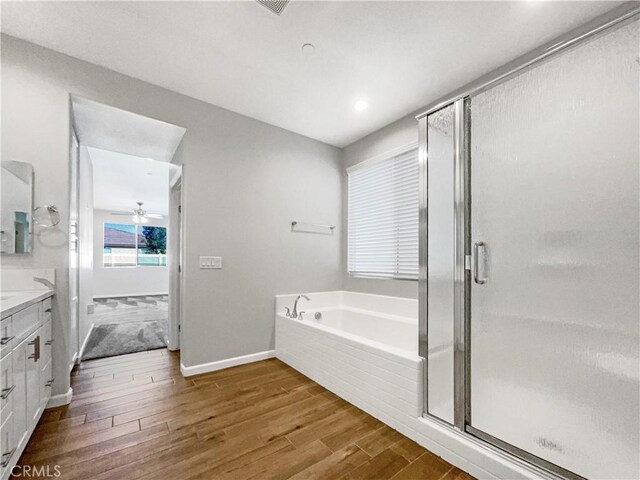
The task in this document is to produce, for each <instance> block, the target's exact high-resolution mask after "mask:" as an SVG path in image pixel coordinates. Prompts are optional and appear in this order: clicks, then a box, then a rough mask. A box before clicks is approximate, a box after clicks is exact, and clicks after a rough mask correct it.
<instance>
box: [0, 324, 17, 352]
mask: <svg viewBox="0 0 640 480" xmlns="http://www.w3.org/2000/svg"><path fill="white" fill-rule="evenodd" d="M14 340H15V335H14V333H13V317H6V318H3V319H2V320H0V357H2V356H4V355H6V354H7V353H8V352H10V351H11V349H12V348H13V347H14V346H15V344H16V343H15V341H14Z"/></svg>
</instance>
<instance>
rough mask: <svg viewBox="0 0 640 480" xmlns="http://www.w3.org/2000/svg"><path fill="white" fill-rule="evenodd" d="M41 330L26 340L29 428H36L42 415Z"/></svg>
mask: <svg viewBox="0 0 640 480" xmlns="http://www.w3.org/2000/svg"><path fill="white" fill-rule="evenodd" d="M41 332H42V329H41V328H39V329H38V330H36V331H35V332H33V333H32V334H31V335H30V336H29V338H27V340H26V344H27V348H26V354H27V358H26V388H27V428H28V429H29V430H30V429H31V428H32V427H34V426H35V423H36V421H37V420H38V416H39V414H40V408H41V406H40V357H41V341H42V340H41V336H40V334H41Z"/></svg>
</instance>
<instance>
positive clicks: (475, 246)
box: [473, 242, 487, 285]
mask: <svg viewBox="0 0 640 480" xmlns="http://www.w3.org/2000/svg"><path fill="white" fill-rule="evenodd" d="M480 248H482V257H483V260H484V254H485V249H486V245H485V243H484V242H476V243H474V244H473V281H474V282H476V283H477V284H478V285H483V284H484V283H486V281H487V278H486V277H483V278H480V274H479V273H478V272H479V271H480V260H479V259H480ZM483 263H484V262H483Z"/></svg>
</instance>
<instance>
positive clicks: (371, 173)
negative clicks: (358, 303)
mask: <svg viewBox="0 0 640 480" xmlns="http://www.w3.org/2000/svg"><path fill="white" fill-rule="evenodd" d="M348 176H349V186H348V189H349V191H348V240H347V241H348V262H347V263H348V269H349V273H350V274H351V275H362V276H370V277H381V278H406V279H417V278H418V149H417V148H414V149H411V150H409V151H406V152H404V153H402V154H399V155H396V156H394V157H391V158H388V159H385V160H382V161H377V162H373V163H370V164H367V163H363V164H361V165H358V166H356V167H354V168H353V169H351V170H349V171H348Z"/></svg>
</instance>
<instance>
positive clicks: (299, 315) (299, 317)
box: [298, 310, 304, 320]
mask: <svg viewBox="0 0 640 480" xmlns="http://www.w3.org/2000/svg"><path fill="white" fill-rule="evenodd" d="M303 313H304V310H303V311H301V312H300V313H299V314H298V320H304V318H302V314H303Z"/></svg>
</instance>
